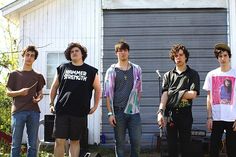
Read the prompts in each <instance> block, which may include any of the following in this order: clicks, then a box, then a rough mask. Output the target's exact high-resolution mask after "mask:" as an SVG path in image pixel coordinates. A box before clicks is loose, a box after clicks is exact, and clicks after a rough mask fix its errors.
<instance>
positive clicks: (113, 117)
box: [108, 115, 116, 127]
mask: <svg viewBox="0 0 236 157" xmlns="http://www.w3.org/2000/svg"><path fill="white" fill-rule="evenodd" d="M108 120H109V123H110V125H111V126H112V127H116V118H115V116H114V115H110V116H109V117H108Z"/></svg>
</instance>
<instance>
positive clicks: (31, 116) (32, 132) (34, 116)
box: [26, 111, 40, 157]
mask: <svg viewBox="0 0 236 157" xmlns="http://www.w3.org/2000/svg"><path fill="white" fill-rule="evenodd" d="M39 114H40V113H39V112H34V111H28V114H27V121H26V128H27V135H28V150H27V157H36V156H37V140H38V128H39V117H40V115H39Z"/></svg>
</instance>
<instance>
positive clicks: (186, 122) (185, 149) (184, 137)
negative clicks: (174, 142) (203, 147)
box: [178, 113, 200, 157]
mask: <svg viewBox="0 0 236 157" xmlns="http://www.w3.org/2000/svg"><path fill="white" fill-rule="evenodd" d="M187 114H189V113H186V115H183V117H182V118H180V119H179V121H178V130H179V141H180V150H181V155H182V157H190V156H191V149H192V148H191V130H192V122H193V120H192V115H189V116H187ZM180 117H181V116H180ZM199 151H200V150H199Z"/></svg>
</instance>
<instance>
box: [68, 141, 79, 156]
mask: <svg viewBox="0 0 236 157" xmlns="http://www.w3.org/2000/svg"><path fill="white" fill-rule="evenodd" d="M79 153H80V141H79V140H73V141H72V140H70V155H71V157H78V156H79Z"/></svg>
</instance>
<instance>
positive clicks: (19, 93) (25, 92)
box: [7, 88, 30, 97]
mask: <svg viewBox="0 0 236 157" xmlns="http://www.w3.org/2000/svg"><path fill="white" fill-rule="evenodd" d="M29 90H30V88H22V89H20V90H17V91H13V90H11V89H10V88H7V96H9V97H17V96H26V95H28V93H29Z"/></svg>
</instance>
